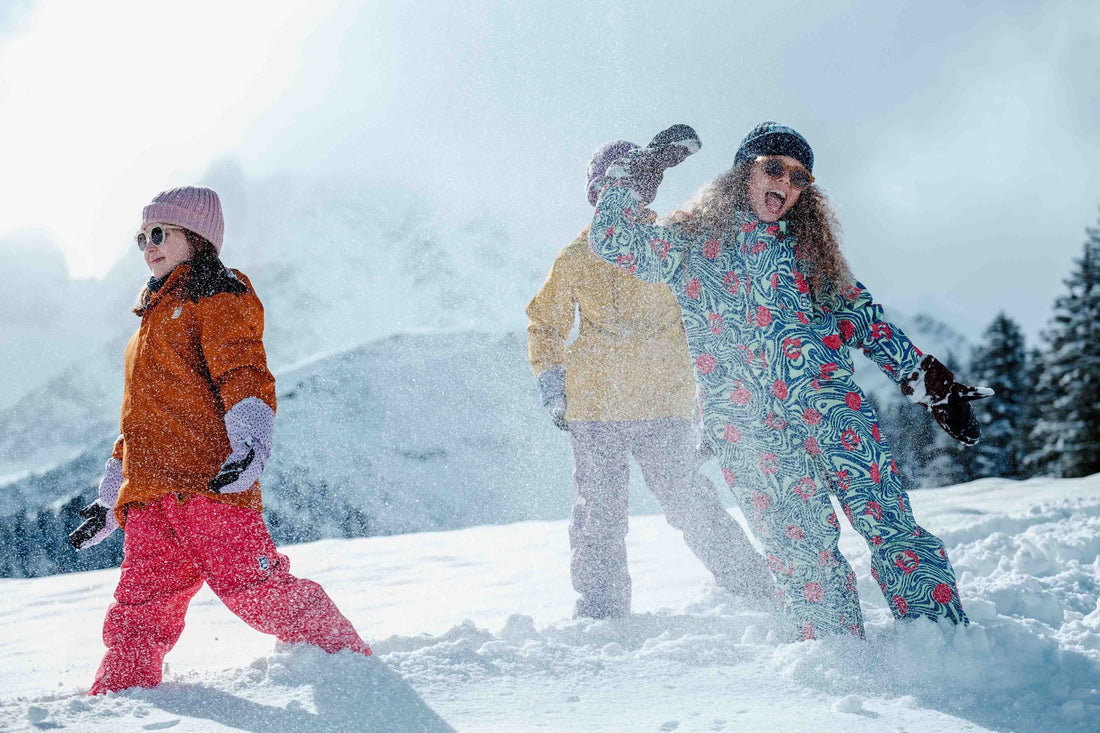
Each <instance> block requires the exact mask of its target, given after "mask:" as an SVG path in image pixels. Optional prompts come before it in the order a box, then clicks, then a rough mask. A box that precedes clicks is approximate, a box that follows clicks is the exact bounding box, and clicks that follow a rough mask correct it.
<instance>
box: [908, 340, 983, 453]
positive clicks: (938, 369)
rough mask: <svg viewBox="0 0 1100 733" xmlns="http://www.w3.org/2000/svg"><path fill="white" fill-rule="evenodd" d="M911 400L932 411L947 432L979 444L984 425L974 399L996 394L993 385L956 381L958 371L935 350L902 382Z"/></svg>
mask: <svg viewBox="0 0 1100 733" xmlns="http://www.w3.org/2000/svg"><path fill="white" fill-rule="evenodd" d="M901 393H902V394H903V395H905V396H906V397H908V398H909V401H910V402H912V403H914V404H917V405H920V406H922V407H924V408H925V409H928V410H931V411H932V417H933V418H935V420H936V422H937V423H939V426H940V427H941V428H943V430H944V432H946V433H947V434H948V435H950V436H951V437H952V438H954V439H955V440H957V441H959V442H960V443H963V444H964V445H977V443H978V441H979V440H980V439H981V437H982V434H981V428H980V427H979V425H978V419H977V418H976V417H975V416H974V411H973V410H972V409H970V403H971V402H973V401H974V400H981V399H985V398H986V397H992V396H993V394H994V392H993V390H992V389H990V388H989V387H969V386H967V385H965V384H960V383H958V382H956V381H955V375H954V374H952V372H951V370H950V369H948V368H947V367H946V366H945V365H944V364H943V363H942V362H940V361H939V360H938V359H936V358H935V357H934V356H932V355H931V354H927V355H925V357H924V359H923V360H922V361H921V363H920V366H919V367H918V368H917V369H916V371H914V372H913V373H912V374H910V375H909V376H908V377H907V378H906V379H905V381H904V382H902V384H901Z"/></svg>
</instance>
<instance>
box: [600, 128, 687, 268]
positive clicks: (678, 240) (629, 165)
mask: <svg viewBox="0 0 1100 733" xmlns="http://www.w3.org/2000/svg"><path fill="white" fill-rule="evenodd" d="M699 147H700V142H699V138H698V136H697V135H696V134H695V131H694V130H692V129H691V128H690V127H688V126H687V125H673V126H672V127H670V128H668V129H667V130H664V131H663V132H661V133H659V134H658V135H657V136H656V137H655V138H653V141H652V142H650V143H649V145H648V146H646V147H645V148H636V149H634V150H630V151H629V152H628V153H626V154H625V155H623V156H622V157H621V158H619V159H618V160H616V161H615V162H613V163H611V165H610V166H609V167H608V168H607V171H606V174H605V175H604V178H603V181H602V185H601V186H599V189H600V193H599V200H598V201H597V202H596V214H595V216H594V217H593V219H592V227H591V229H590V231H589V237H588V238H589V243H590V244H591V246H592V250H593V251H594V252H595V253H596V254H597V255H598V256H600V257H601V258H602V259H604V260H607V261H608V262H610V263H611V264H613V265H617V266H618V267H620V268H621V269H623V270H625V271H626V272H628V273H630V274H632V275H634V276H635V277H637V278H640V279H642V280H648V281H649V282H661V283H674V282H676V281H677V280H678V279H679V278H681V277H683V271H684V264H685V259H686V253H687V252H688V248H689V246H690V238H688V237H686V236H685V235H684V233H683V232H682V230H681V229H680V228H679V227H676V226H661V225H658V224H656V223H654V222H653V221H652V217H650V216H649V212H648V210H647V209H646V207H647V206H648V205H649V204H650V203H651V202H652V201H653V198H654V197H655V196H656V194H657V187H658V186H659V185H660V183H661V180H662V178H663V177H664V171H665V170H666V169H667V168H670V167H672V166H674V165H677V164H679V163H680V162H682V161H683V160H684V159H685V158H686V157H687V156H689V155H691V154H692V153H694V152H695V151H697V150H698V149H699Z"/></svg>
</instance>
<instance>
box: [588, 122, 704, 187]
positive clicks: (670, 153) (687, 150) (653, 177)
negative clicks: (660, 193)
mask: <svg viewBox="0 0 1100 733" xmlns="http://www.w3.org/2000/svg"><path fill="white" fill-rule="evenodd" d="M702 145H703V144H702V142H700V141H699V136H698V135H696V134H695V130H693V129H691V127H689V126H688V125H673V126H672V127H669V128H667V129H665V130H662V131H661V132H659V133H657V136H656V137H654V138H653V140H651V141H650V143H649V145H647V146H645V147H644V148H638V149H635V150H631V151H630V152H629V153H627V154H626V155H624V156H623V157H622V158H620V159H619V160H617V161H616V162H615V163H612V164H611V166H610V167H609V168H608V169H607V177H608V178H612V179H614V178H618V179H621V180H626V182H627V184H628V185H629V186H630V188H631V190H632V191H633V192H634V194H635V195H636V196H637V197H638V200H639V201H640V202H641V203H642V204H643V205H646V206H648V205H649V204H651V203H653V199H655V198H656V197H657V187H658V186H660V185H661V181H662V180H663V179H664V175H665V171H666V170H667V169H669V168H671V167H673V166H675V165H679V164H680V163H682V162H684V159H685V158H687V157H688V156H689V155H691V154H692V153H694V152H696V151H698V150H699V148H700V147H702Z"/></svg>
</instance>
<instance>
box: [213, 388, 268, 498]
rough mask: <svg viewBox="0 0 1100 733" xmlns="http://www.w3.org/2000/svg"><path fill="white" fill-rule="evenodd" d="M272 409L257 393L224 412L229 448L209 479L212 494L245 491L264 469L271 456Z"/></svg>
mask: <svg viewBox="0 0 1100 733" xmlns="http://www.w3.org/2000/svg"><path fill="white" fill-rule="evenodd" d="M274 430H275V411H274V410H272V409H271V408H270V407H268V405H267V403H266V402H264V401H263V400H261V399H260V398H259V397H246V398H244V399H243V400H241V401H240V402H238V403H237V404H235V405H233V407H232V408H230V410H229V412H227V413H225V432H226V434H227V435H228V436H229V447H230V448H231V449H232V452H231V453H230V454H229V457H228V458H226V459H225V463H223V464H222V467H221V470H220V471H218V475H217V476H215V477H214V478H212V479H211V480H210V491H212V492H214V493H215V494H238V493H240V492H242V491H248V490H249V489H250V488H252V485H253V484H254V483H256V480H257V479H259V478H260V474H261V473H263V470H264V464H265V463H267V459H268V458H269V457H270V456H271V435H272V433H273V432H274Z"/></svg>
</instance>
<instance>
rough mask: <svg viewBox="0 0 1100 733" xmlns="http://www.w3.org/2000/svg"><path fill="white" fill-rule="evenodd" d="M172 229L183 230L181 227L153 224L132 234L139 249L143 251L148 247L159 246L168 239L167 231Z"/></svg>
mask: <svg viewBox="0 0 1100 733" xmlns="http://www.w3.org/2000/svg"><path fill="white" fill-rule="evenodd" d="M173 229H178V230H180V231H183V227H174V226H169V225H167V224H153V225H152V226H150V227H146V228H145V229H142V230H141V231H140V232H138V233H137V234H136V235H134V241H136V242H137V247H138V249H139V250H141V251H142V252H144V251H145V250H146V249H148V248H149V247H159V246H161V245H162V244H164V242H165V240H166V239H168V232H170V231H172V230H173Z"/></svg>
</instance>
